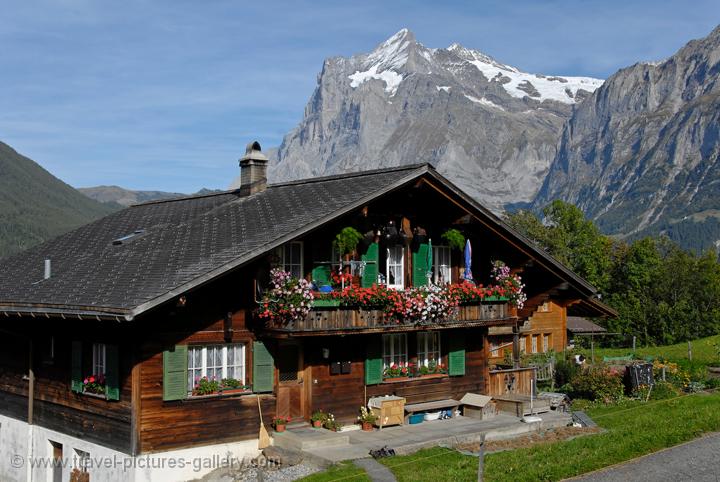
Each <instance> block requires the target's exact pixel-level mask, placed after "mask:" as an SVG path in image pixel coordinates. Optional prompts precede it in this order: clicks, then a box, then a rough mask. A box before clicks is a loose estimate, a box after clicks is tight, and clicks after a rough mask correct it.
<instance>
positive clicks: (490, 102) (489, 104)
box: [464, 94, 505, 110]
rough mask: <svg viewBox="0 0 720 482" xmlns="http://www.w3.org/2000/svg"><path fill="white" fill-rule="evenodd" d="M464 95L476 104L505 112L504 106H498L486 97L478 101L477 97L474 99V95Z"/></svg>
mask: <svg viewBox="0 0 720 482" xmlns="http://www.w3.org/2000/svg"><path fill="white" fill-rule="evenodd" d="M464 95H465V97H466V98H467V99H468V100H469V101H471V102H475V103H476V104H481V105H485V106H488V107H492V108H493V109H500V110H505V109H504V108H503V107H502V106H500V105H497V104H496V103H495V102H493V101H491V100H488V99H486V98H485V97H480V98H479V99H478V98H477V97H473V96H472V95H467V94H464Z"/></svg>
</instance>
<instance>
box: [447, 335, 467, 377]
mask: <svg viewBox="0 0 720 482" xmlns="http://www.w3.org/2000/svg"><path fill="white" fill-rule="evenodd" d="M448 341H449V343H448V375H450V376H451V377H452V376H460V375H465V337H464V336H463V334H462V333H460V332H451V333H449V340H448Z"/></svg>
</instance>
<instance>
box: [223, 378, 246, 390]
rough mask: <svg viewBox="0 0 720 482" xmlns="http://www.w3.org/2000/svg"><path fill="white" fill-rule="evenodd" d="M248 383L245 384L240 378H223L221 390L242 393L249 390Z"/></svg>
mask: <svg viewBox="0 0 720 482" xmlns="http://www.w3.org/2000/svg"><path fill="white" fill-rule="evenodd" d="M248 388H249V387H248V386H247V385H243V384H242V383H241V382H240V380H237V379H235V378H223V379H222V380H220V391H221V392H222V393H242V392H246V391H247V390H248Z"/></svg>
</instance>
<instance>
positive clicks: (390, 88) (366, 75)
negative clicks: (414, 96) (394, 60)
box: [349, 65, 403, 95]
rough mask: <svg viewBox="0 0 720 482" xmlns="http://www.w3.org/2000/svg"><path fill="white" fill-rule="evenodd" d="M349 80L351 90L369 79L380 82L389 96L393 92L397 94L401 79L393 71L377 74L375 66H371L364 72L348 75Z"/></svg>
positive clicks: (400, 76)
mask: <svg viewBox="0 0 720 482" xmlns="http://www.w3.org/2000/svg"><path fill="white" fill-rule="evenodd" d="M349 78H350V80H351V82H350V87H352V88H353V89H354V88H356V87H359V86H360V85H362V84H363V83H364V82H365V81H367V80H370V79H377V80H382V81H383V82H385V92H389V93H390V95H395V92H397V88H398V86H399V85H400V82H402V79H403V77H402V75H400V74H398V73H397V72H395V71H394V70H385V71H383V72H378V66H377V65H373V66H372V67H371V68H370V70H366V71H365V72H360V71H357V72H355V73H354V74H352V75H350V76H349Z"/></svg>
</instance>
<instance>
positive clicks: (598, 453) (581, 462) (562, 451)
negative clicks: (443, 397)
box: [324, 393, 720, 482]
mask: <svg viewBox="0 0 720 482" xmlns="http://www.w3.org/2000/svg"><path fill="white" fill-rule="evenodd" d="M719 409H720V394H718V393H715V394H711V395H709V394H706V393H703V394H696V395H688V396H683V397H679V398H675V399H672V400H661V401H656V402H650V403H647V404H643V403H640V402H635V401H630V402H626V403H624V404H622V405H619V406H610V407H599V408H594V409H591V410H589V413H590V415H591V416H592V417H593V418H594V419H595V420H596V421H597V423H598V424H599V425H600V426H602V427H603V428H605V429H607V431H606V432H604V433H601V434H598V435H592V436H587V437H579V438H576V439H572V440H567V441H564V442H557V443H549V444H541V445H536V446H535V447H532V448H526V449H518V450H513V451H507V452H500V453H495V454H490V455H488V456H487V457H486V458H485V480H488V481H516V480H560V479H563V478H566V477H572V476H576V475H580V474H583V473H586V472H590V471H593V470H597V469H600V468H602V467H607V466H610V465H614V464H617V463H620V462H624V461H626V460H630V459H633V458H636V457H639V456H641V455H644V454H648V453H651V452H655V451H657V450H660V449H662V448H665V447H670V446H673V445H677V444H679V443H682V442H685V441H688V440H691V439H693V438H696V437H698V436H700V435H701V434H703V433H706V432H713V431H717V430H720V410H719ZM659 422H662V423H659ZM381 462H382V463H384V464H385V465H387V466H388V467H390V468H391V470H392V471H393V472H394V473H395V476H396V477H397V479H398V480H399V481H400V482H405V481H418V482H420V481H425V480H453V481H474V480H477V462H478V461H477V458H475V457H471V456H467V455H462V454H459V453H458V452H455V451H452V450H449V449H445V448H439V447H437V448H432V449H427V450H422V451H420V452H417V453H415V454H413V455H411V456H407V457H393V458H391V459H385V460H382V461H381ZM324 480H333V479H324Z"/></svg>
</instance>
